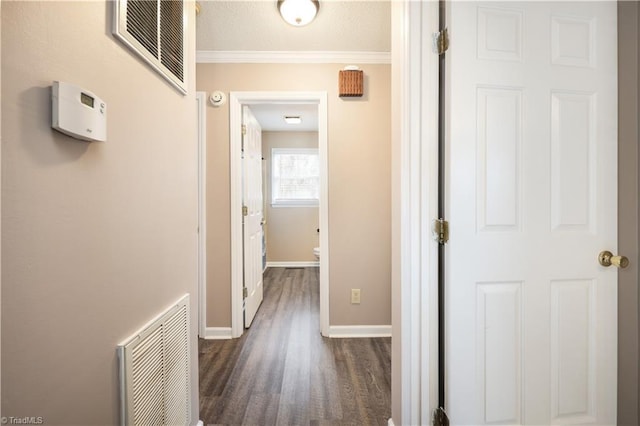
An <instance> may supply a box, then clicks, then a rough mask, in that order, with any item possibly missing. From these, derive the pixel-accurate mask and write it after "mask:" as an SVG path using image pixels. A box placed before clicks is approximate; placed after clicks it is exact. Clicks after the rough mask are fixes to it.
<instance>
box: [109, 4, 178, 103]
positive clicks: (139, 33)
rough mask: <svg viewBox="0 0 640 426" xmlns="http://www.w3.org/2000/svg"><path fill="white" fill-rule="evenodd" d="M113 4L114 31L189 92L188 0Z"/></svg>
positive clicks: (162, 73) (161, 71) (157, 69)
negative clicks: (186, 24) (187, 71)
mask: <svg viewBox="0 0 640 426" xmlns="http://www.w3.org/2000/svg"><path fill="white" fill-rule="evenodd" d="M113 4H114V8H115V14H114V16H115V18H114V20H113V22H114V28H113V34H114V35H115V36H116V37H117V38H118V39H119V40H120V41H122V42H123V43H124V44H126V45H127V46H129V47H130V48H131V49H132V50H133V51H134V52H136V53H137V54H138V55H140V56H141V57H142V58H143V59H145V60H146V61H147V62H148V63H149V64H150V65H151V66H152V67H153V68H154V69H155V70H156V71H158V72H159V73H160V74H161V75H162V76H163V77H164V78H166V79H167V80H169V82H170V83H171V84H173V85H174V86H175V87H176V88H177V89H178V90H180V91H181V92H182V93H183V94H186V93H187V83H186V79H185V74H186V72H185V67H186V57H185V55H186V51H187V48H186V41H187V36H186V26H185V23H186V7H185V1H183V0H116V1H114V2H113Z"/></svg>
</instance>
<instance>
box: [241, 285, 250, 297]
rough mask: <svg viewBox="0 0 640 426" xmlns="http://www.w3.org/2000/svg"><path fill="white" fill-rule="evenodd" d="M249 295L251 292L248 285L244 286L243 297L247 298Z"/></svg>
mask: <svg viewBox="0 0 640 426" xmlns="http://www.w3.org/2000/svg"><path fill="white" fill-rule="evenodd" d="M248 296H249V292H248V291H247V288H246V287H243V288H242V298H243V299H246V298H247V297H248Z"/></svg>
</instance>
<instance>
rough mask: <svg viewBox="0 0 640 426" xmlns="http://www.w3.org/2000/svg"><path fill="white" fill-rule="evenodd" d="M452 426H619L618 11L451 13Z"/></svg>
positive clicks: (506, 6) (604, 6) (490, 7)
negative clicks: (614, 263)
mask: <svg viewBox="0 0 640 426" xmlns="http://www.w3.org/2000/svg"><path fill="white" fill-rule="evenodd" d="M448 7H449V9H448V28H449V33H450V38H451V41H450V48H449V51H448V52H447V56H448V59H449V61H448V65H447V67H448V69H449V74H448V76H447V79H448V82H449V83H448V90H449V92H448V95H449V96H448V99H449V103H448V108H447V114H448V116H449V123H448V124H449V125H448V141H449V142H448V143H449V144H450V145H449V152H448V161H447V167H448V172H447V180H448V184H447V185H448V199H447V209H448V219H449V222H450V240H449V243H448V245H447V269H446V275H447V277H448V278H447V294H446V296H447V305H446V309H447V314H446V315H447V316H446V321H447V338H446V341H447V347H446V349H447V359H446V364H447V367H446V374H447V382H446V398H447V404H446V405H447V411H448V414H449V417H450V419H451V421H452V424H472V425H479V424H531V425H543V424H598V425H601V424H615V422H616V371H617V364H616V357H617V346H616V345H617V270H616V269H615V268H614V267H611V268H605V267H602V266H600V264H599V263H598V254H599V253H600V252H601V251H602V250H610V251H612V252H614V253H615V251H616V249H617V237H616V234H617V210H616V205H617V163H616V162H617V76H616V73H617V56H616V55H617V54H616V51H617V49H616V46H617V39H616V37H617V23H616V3H615V2H531V3H524V2H516V1H509V2H504V3H497V2H487V3H481V2H460V1H453V2H450V3H449V4H448Z"/></svg>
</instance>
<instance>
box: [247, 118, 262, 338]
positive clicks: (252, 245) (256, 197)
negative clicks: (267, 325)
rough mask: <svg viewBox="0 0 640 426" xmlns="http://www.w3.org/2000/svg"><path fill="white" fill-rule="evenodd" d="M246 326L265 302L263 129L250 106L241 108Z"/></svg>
mask: <svg viewBox="0 0 640 426" xmlns="http://www.w3.org/2000/svg"><path fill="white" fill-rule="evenodd" d="M242 123H243V126H244V129H245V130H243V147H244V148H243V155H242V195H243V206H244V207H243V210H244V211H243V219H244V221H243V229H242V231H243V241H244V244H243V258H244V286H245V289H246V293H245V294H246V297H245V299H244V326H245V327H249V326H250V325H251V322H252V321H253V318H254V317H255V315H256V312H257V311H258V308H259V307H260V304H261V303H262V290H263V288H262V232H263V230H262V222H263V217H264V216H263V203H262V129H261V128H260V124H259V123H258V121H257V120H256V118H255V117H254V116H253V114H252V113H251V110H250V109H249V107H248V106H243V107H242Z"/></svg>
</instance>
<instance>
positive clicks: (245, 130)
mask: <svg viewBox="0 0 640 426" xmlns="http://www.w3.org/2000/svg"><path fill="white" fill-rule="evenodd" d="M246 134H247V125H246V124H243V125H242V136H244V135H246Z"/></svg>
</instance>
